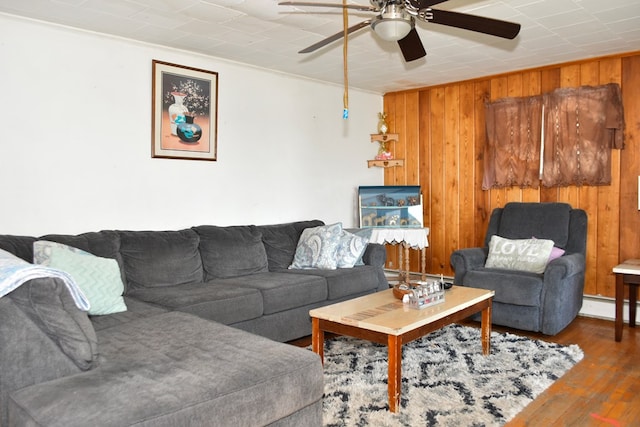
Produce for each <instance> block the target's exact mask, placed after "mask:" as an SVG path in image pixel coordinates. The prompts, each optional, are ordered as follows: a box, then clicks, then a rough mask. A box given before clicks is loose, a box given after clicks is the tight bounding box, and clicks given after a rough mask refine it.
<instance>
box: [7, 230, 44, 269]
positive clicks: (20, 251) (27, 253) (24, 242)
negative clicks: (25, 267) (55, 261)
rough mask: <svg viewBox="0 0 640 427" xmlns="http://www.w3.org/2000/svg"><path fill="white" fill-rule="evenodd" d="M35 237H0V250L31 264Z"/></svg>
mask: <svg viewBox="0 0 640 427" xmlns="http://www.w3.org/2000/svg"><path fill="white" fill-rule="evenodd" d="M35 241H36V238H35V237H31V236H11V235H6V234H5V235H0V249H2V250H5V251H7V252H10V253H12V254H13V255H15V256H17V257H18V258H21V259H23V260H24V261H27V262H28V263H31V262H33V242H35Z"/></svg>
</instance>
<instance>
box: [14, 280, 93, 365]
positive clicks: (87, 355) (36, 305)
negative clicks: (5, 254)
mask: <svg viewBox="0 0 640 427" xmlns="http://www.w3.org/2000/svg"><path fill="white" fill-rule="evenodd" d="M8 296H9V297H10V298H11V300H12V301H13V302H14V303H15V304H16V305H17V306H18V307H20V309H21V310H22V311H23V312H24V313H25V314H26V315H27V316H28V317H29V318H30V319H31V321H32V322H34V323H35V324H36V325H37V326H38V327H39V328H40V330H42V332H44V333H45V334H46V335H47V336H48V337H49V338H50V339H51V340H52V341H53V342H55V343H56V344H57V345H58V347H59V348H60V350H61V351H62V352H63V353H64V354H66V355H67V356H68V357H69V358H70V359H71V360H73V362H74V363H75V364H76V365H77V366H78V368H80V369H83V370H87V369H91V368H92V367H94V366H95V364H96V360H97V357H98V342H97V338H96V333H95V330H94V329H93V326H92V325H91V322H90V321H89V318H88V316H87V313H86V312H84V311H82V310H80V309H79V308H78V307H77V306H76V304H75V302H74V301H73V298H72V297H71V294H70V293H69V291H68V289H67V286H66V285H65V284H64V282H63V281H62V280H61V279H56V278H40V279H34V280H30V281H28V282H25V283H23V284H22V285H21V286H20V287H18V288H17V289H15V290H14V291H13V292H11V293H10V294H9V295H8Z"/></svg>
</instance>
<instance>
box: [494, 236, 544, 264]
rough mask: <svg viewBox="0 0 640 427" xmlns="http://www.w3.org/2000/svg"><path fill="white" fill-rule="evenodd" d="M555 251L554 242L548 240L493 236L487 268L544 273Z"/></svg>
mask: <svg viewBox="0 0 640 427" xmlns="http://www.w3.org/2000/svg"><path fill="white" fill-rule="evenodd" d="M552 249H553V240H546V239H516V240H511V239H505V238H503V237H500V236H496V235H494V236H491V241H490V242H489V255H488V256H487V261H486V262H485V265H484V266H485V267H487V268H502V269H506V270H521V271H529V272H531V273H538V274H541V273H544V270H545V268H546V267H547V263H548V262H549V256H550V255H551V250H552Z"/></svg>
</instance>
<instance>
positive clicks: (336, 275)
mask: <svg viewBox="0 0 640 427" xmlns="http://www.w3.org/2000/svg"><path fill="white" fill-rule="evenodd" d="M287 271H288V272H289V273H293V274H307V275H313V276H320V277H323V278H324V280H326V282H327V299H329V300H331V301H334V300H339V299H344V298H345V297H349V296H356V295H358V296H359V295H362V294H363V293H367V292H375V291H377V290H378V284H379V278H378V269H377V268H376V267H374V266H371V265H362V266H355V267H353V268H348V269H346V268H341V269H337V270H323V269H316V270H307V269H302V270H295V269H292V270H287Z"/></svg>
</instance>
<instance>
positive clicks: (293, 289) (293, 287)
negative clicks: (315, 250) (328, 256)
mask: <svg viewBox="0 0 640 427" xmlns="http://www.w3.org/2000/svg"><path fill="white" fill-rule="evenodd" d="M304 271H305V272H307V273H308V271H307V270H304ZM216 283H217V284H220V285H222V286H230V287H244V288H250V289H257V290H259V291H260V293H261V294H262V304H263V312H264V314H272V313H277V312H279V311H284V310H289V309H292V308H297V307H302V306H305V305H308V304H313V303H316V302H320V301H325V300H326V299H327V282H326V280H325V279H324V278H322V277H320V276H316V275H312V274H287V272H267V273H259V274H252V275H251V276H245V277H236V278H229V279H224V280H217V281H216Z"/></svg>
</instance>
